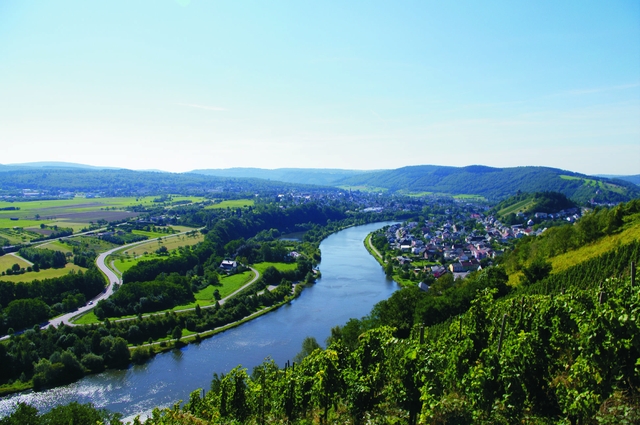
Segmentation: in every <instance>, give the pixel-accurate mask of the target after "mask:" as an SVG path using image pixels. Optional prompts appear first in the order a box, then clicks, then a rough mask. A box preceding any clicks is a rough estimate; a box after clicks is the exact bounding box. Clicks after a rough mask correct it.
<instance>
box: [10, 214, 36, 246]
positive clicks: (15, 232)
mask: <svg viewBox="0 0 640 425" xmlns="http://www.w3.org/2000/svg"><path fill="white" fill-rule="evenodd" d="M12 223H15V222H12ZM0 224H1V220H0ZM40 236H41V235H40V234H38V233H35V232H31V231H28V230H23V229H14V228H13V227H6V228H1V227H0V238H3V239H6V240H7V241H9V243H8V244H9V245H16V244H20V243H23V242H28V241H30V240H31V239H37V238H39V237H40Z"/></svg>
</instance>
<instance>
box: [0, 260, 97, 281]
mask: <svg viewBox="0 0 640 425" xmlns="http://www.w3.org/2000/svg"><path fill="white" fill-rule="evenodd" d="M5 257H6V255H5ZM0 258H1V257H0ZM5 270H6V268H5ZM72 270H74V271H76V272H79V271H83V272H84V271H86V270H87V269H85V268H84V267H80V266H76V265H75V264H71V263H67V264H66V265H65V266H64V268H60V269H46V270H40V271H39V272H28V273H24V274H19V275H12V276H0V280H4V281H6V282H14V283H15V282H31V281H34V280H43V279H51V278H54V277H61V276H65V275H67V274H69V272H71V271H72Z"/></svg>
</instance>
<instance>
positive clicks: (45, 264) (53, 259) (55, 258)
mask: <svg viewBox="0 0 640 425" xmlns="http://www.w3.org/2000/svg"><path fill="white" fill-rule="evenodd" d="M18 253H19V254H20V256H22V257H24V258H26V259H27V260H29V261H31V262H32V263H34V264H37V265H38V267H40V268H41V269H43V270H46V269H50V268H55V269H58V268H61V267H64V265H65V264H67V257H66V256H65V255H64V253H63V252H60V251H52V250H50V249H37V248H21V249H20V251H18Z"/></svg>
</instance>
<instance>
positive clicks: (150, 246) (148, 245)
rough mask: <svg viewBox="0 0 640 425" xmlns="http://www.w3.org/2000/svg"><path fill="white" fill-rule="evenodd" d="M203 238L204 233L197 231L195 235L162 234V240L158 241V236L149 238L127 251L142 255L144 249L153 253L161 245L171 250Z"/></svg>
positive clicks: (195, 242) (189, 244)
mask: <svg viewBox="0 0 640 425" xmlns="http://www.w3.org/2000/svg"><path fill="white" fill-rule="evenodd" d="M203 240H204V235H203V234H201V233H198V234H197V235H196V236H195V237H193V236H187V235H180V236H172V235H166V234H163V235H162V242H160V241H158V238H155V239H153V240H150V241H148V242H145V243H143V244H140V245H136V246H135V247H132V248H129V249H128V250H127V252H128V253H129V254H131V255H134V254H133V253H134V252H135V256H138V255H142V254H143V253H144V252H145V251H146V252H147V253H153V252H155V251H156V249H158V248H160V247H161V246H165V247H167V250H169V251H172V250H174V249H176V248H178V247H180V246H191V245H195V244H197V243H199V242H202V241H203Z"/></svg>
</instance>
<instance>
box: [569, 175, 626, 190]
mask: <svg viewBox="0 0 640 425" xmlns="http://www.w3.org/2000/svg"><path fill="white" fill-rule="evenodd" d="M560 178H561V179H562V180H580V181H582V183H583V184H584V185H585V186H591V187H594V188H598V189H608V190H611V191H613V192H616V193H620V194H622V193H624V192H625V189H624V188H623V187H621V186H618V185H616V184H612V183H607V182H603V181H600V180H593V179H585V178H583V177H576V176H566V175H561V176H560Z"/></svg>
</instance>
